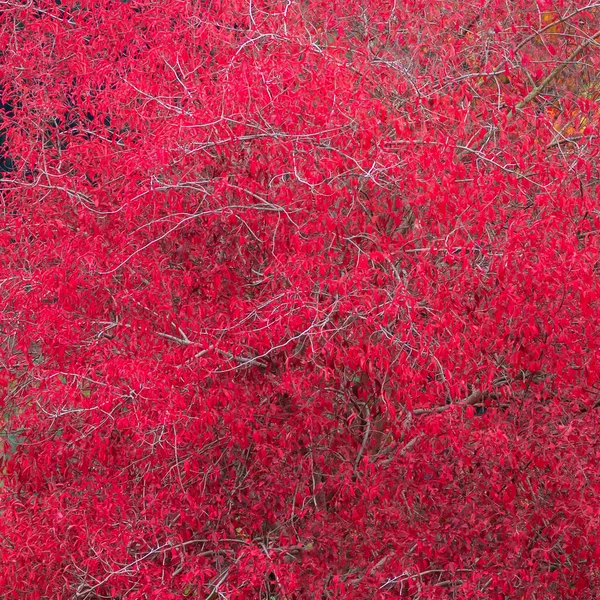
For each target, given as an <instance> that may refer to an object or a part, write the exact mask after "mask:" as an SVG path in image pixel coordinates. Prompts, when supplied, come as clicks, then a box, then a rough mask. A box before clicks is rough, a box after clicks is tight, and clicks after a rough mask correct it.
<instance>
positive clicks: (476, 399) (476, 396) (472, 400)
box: [413, 390, 484, 415]
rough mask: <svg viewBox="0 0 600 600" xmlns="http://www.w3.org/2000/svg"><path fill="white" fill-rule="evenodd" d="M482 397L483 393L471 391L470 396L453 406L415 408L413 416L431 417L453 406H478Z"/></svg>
mask: <svg viewBox="0 0 600 600" xmlns="http://www.w3.org/2000/svg"><path fill="white" fill-rule="evenodd" d="M483 397H484V392H481V391H479V390H475V391H473V393H472V394H471V395H470V396H467V397H466V398H463V399H462V400H460V401H459V402H455V403H454V404H445V405H444V406H438V407H436V408H416V409H415V410H413V414H415V415H431V414H436V413H442V412H445V411H447V410H449V409H451V408H453V407H454V406H473V405H474V404H479V403H480V402H481V401H482V400H483Z"/></svg>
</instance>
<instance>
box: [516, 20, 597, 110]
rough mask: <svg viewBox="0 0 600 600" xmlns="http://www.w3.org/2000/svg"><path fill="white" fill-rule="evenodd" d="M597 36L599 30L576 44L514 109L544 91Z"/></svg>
mask: <svg viewBox="0 0 600 600" xmlns="http://www.w3.org/2000/svg"><path fill="white" fill-rule="evenodd" d="M598 37H600V31H597V32H596V33H595V34H594V35H593V36H592V37H590V38H588V39H587V40H585V42H583V43H582V44H580V45H579V46H577V48H575V50H573V52H572V53H571V54H570V56H569V57H568V58H567V60H565V61H563V62H561V63H560V64H559V65H557V66H556V67H555V68H554V70H553V71H552V72H551V73H550V74H549V75H548V76H547V77H546V79H544V81H542V83H540V85H538V86H536V87H535V88H533V89H532V90H531V92H529V94H527V96H525V98H523V100H521V102H519V103H518V104H517V105H516V106H515V108H514V110H521V109H522V108H523V107H524V106H527V104H529V103H530V102H531V101H532V100H535V99H536V98H537V97H538V96H539V95H540V94H541V93H542V92H543V91H544V89H545V88H546V87H548V84H550V83H552V81H553V80H554V79H556V77H557V76H558V75H560V73H561V72H562V71H563V69H564V68H565V67H566V66H567V65H569V64H571V63H572V62H573V61H574V60H575V59H576V58H577V57H578V56H579V55H580V54H581V53H582V52H583V51H584V50H585V49H586V48H587V47H588V46H591V45H592V44H593V43H594V42H595V40H596V38H598ZM513 114H514V111H513V110H511V111H510V113H509V116H512V115H513Z"/></svg>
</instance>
